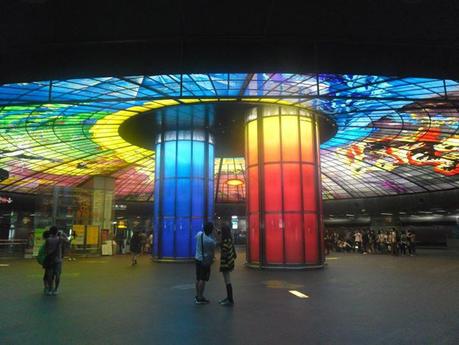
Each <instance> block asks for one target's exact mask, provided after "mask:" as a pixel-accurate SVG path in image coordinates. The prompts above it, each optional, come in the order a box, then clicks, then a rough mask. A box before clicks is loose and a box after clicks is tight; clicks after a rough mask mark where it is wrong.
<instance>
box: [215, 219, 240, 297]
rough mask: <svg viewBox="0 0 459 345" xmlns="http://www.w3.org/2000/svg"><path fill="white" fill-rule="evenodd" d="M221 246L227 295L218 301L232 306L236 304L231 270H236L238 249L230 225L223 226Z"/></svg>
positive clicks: (221, 267)
mask: <svg viewBox="0 0 459 345" xmlns="http://www.w3.org/2000/svg"><path fill="white" fill-rule="evenodd" d="M220 246H221V256H220V272H222V273H223V279H224V280H225V285H226V293H227V297H226V298H225V299H222V300H221V301H219V302H218V303H220V304H221V305H225V306H232V305H233V304H234V300H233V287H232V285H231V278H230V272H231V271H233V270H234V260H235V259H236V250H235V249H234V243H233V238H232V237H231V230H230V228H229V226H228V225H226V224H225V225H223V226H222V238H221V244H220Z"/></svg>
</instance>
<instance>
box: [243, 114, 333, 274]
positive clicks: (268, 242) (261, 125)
mask: <svg viewBox="0 0 459 345" xmlns="http://www.w3.org/2000/svg"><path fill="white" fill-rule="evenodd" d="M245 135H246V165H247V170H246V171H247V183H248V189H247V191H248V193H247V196H248V202H247V215H248V223H249V229H248V246H247V261H248V264H249V265H253V266H258V267H292V268H302V267H309V266H312V267H314V266H316V267H320V266H322V265H323V262H324V255H323V232H322V222H321V212H322V211H321V209H322V204H321V202H322V198H321V192H320V164H319V150H318V149H319V141H318V131H317V127H316V122H315V120H314V116H313V115H312V114H309V113H308V112H306V111H305V110H303V109H299V108H294V107H282V106H259V107H256V108H254V109H253V110H252V112H251V114H250V115H249V116H248V117H247V120H246V127H245Z"/></svg>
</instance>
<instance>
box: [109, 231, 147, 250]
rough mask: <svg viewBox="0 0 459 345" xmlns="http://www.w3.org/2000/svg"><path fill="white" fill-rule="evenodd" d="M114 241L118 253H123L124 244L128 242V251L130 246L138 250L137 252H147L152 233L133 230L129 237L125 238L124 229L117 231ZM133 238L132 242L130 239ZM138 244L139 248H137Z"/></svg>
mask: <svg viewBox="0 0 459 345" xmlns="http://www.w3.org/2000/svg"><path fill="white" fill-rule="evenodd" d="M114 239H115V242H116V245H117V248H118V254H124V252H125V248H126V244H129V251H130V252H131V253H132V248H133V247H134V250H138V254H142V253H149V252H150V251H151V247H152V244H153V233H152V232H150V233H145V232H143V231H134V232H133V234H132V236H131V238H130V239H128V238H126V233H125V231H117V233H116V235H115V238H114ZM133 239H134V243H132V240H133ZM138 246H140V249H138Z"/></svg>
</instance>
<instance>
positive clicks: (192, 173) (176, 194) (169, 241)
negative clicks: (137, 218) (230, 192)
mask: <svg viewBox="0 0 459 345" xmlns="http://www.w3.org/2000/svg"><path fill="white" fill-rule="evenodd" d="M191 134H192V132H191V131H190V132H187V131H180V132H178V133H174V132H166V133H165V135H164V140H165V141H164V143H162V144H161V143H158V144H157V149H156V161H155V162H156V166H155V169H156V172H155V174H156V175H155V176H156V181H155V207H154V212H155V221H154V223H155V228H156V229H160V230H159V231H160V232H161V233H160V234H156V237H157V238H158V235H159V238H160V239H159V241H160V242H161V249H160V252H159V253H156V251H155V255H158V256H161V257H162V258H167V257H169V258H171V257H173V258H176V259H180V258H183V259H184V258H191V257H192V256H193V255H194V249H195V241H194V236H195V235H196V233H197V232H198V231H200V230H201V229H202V227H203V224H204V223H205V222H206V221H208V220H210V219H212V215H213V209H214V206H213V201H214V195H213V194H214V192H213V189H214V181H213V174H214V147H213V145H212V144H206V143H205V141H204V139H205V136H204V135H201V136H199V135H198V136H196V137H195V139H194V140H190V138H192V136H191ZM161 145H162V146H161ZM161 148H162V150H161ZM206 148H207V149H208V152H207V155H206V154H205V150H206ZM162 155H164V159H163V163H164V164H165V166H164V169H163V173H164V175H163V176H161V173H162V171H161V156H162ZM206 158H208V159H209V162H208V163H207V162H206ZM205 164H208V176H207V178H208V185H207V186H206V179H205V176H204V175H205V167H206V165H205ZM160 186H161V187H162V190H161V195H160V193H159V190H160V188H159V187H160ZM206 187H207V188H206ZM206 189H207V190H206ZM206 193H207V194H206ZM206 198H207V199H206ZM206 200H207V202H208V208H207V210H205V201H206ZM158 205H162V209H160V208H159V206H158ZM161 211H162V213H161ZM206 211H207V212H208V213H209V218H208V219H204V215H205V214H206ZM160 214H161V217H160ZM161 224H162V225H161Z"/></svg>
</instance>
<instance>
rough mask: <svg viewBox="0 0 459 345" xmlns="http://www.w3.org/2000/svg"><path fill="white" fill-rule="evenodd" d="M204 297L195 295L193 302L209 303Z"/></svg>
mask: <svg viewBox="0 0 459 345" xmlns="http://www.w3.org/2000/svg"><path fill="white" fill-rule="evenodd" d="M206 301H207V300H206V299H205V298H198V297H195V298H194V303H195V304H207V303H209V301H207V302H206Z"/></svg>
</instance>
